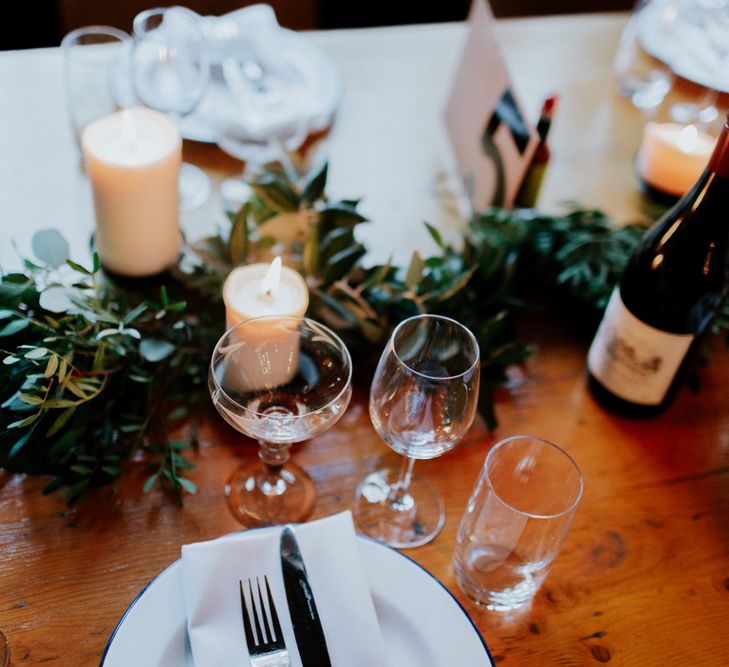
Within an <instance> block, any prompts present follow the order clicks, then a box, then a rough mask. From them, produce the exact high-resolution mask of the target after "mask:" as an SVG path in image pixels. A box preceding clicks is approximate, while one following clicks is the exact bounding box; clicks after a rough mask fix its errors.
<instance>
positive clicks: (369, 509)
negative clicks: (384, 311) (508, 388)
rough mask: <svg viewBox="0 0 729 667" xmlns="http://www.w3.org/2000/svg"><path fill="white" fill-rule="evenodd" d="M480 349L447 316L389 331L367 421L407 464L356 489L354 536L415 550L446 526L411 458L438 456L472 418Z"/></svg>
mask: <svg viewBox="0 0 729 667" xmlns="http://www.w3.org/2000/svg"><path fill="white" fill-rule="evenodd" d="M479 365H480V362H479V349H478V343H477V342H476V338H475V337H474V335H473V334H472V333H471V332H470V331H469V330H468V329H467V328H466V327H464V326H463V325H462V324H459V323H458V322H456V321H455V320H452V319H450V318H448V317H442V316H438V315H418V316H415V317H411V318H409V319H407V320H404V321H403V322H401V323H400V324H399V325H398V326H397V327H396V328H395V330H394V331H393V333H392V336H391V337H390V340H389V342H388V343H387V347H386V348H385V350H384V352H383V353H382V356H381V357H380V362H379V364H378V366H377V370H376V371H375V376H374V379H373V381H372V386H371V389H370V404H369V405H370V418H371V419H372V423H373V425H374V427H375V430H376V431H377V432H378V434H379V435H380V437H381V438H382V439H383V440H384V441H385V443H386V444H387V445H388V446H389V447H390V448H391V449H393V450H394V451H396V452H397V453H398V454H402V455H403V456H405V457H406V458H405V459H404V460H403V463H402V466H401V468H400V471H399V472H398V471H397V470H389V469H386V470H379V471H377V472H374V473H372V474H370V475H369V476H367V477H366V478H365V479H364V480H363V481H362V482H361V483H360V485H359V486H358V487H357V492H356V497H355V506H354V518H355V522H356V524H357V529H358V530H359V532H361V533H364V534H366V535H369V536H370V537H374V538H376V539H378V540H380V541H382V542H385V543H387V544H389V545H391V546H395V547H416V546H420V545H421V544H425V543H427V542H429V541H430V540H432V539H433V538H434V537H435V536H436V535H437V534H438V533H439V532H440V529H441V528H442V527H443V522H444V521H445V508H444V505H443V499H442V498H441V496H440V494H439V493H438V492H437V491H436V490H435V489H434V488H433V487H432V486H431V484H430V483H429V482H428V481H427V480H425V479H422V478H419V477H417V476H413V465H414V463H415V460H416V459H431V458H434V457H436V456H439V455H441V454H443V453H444V452H446V451H448V450H449V449H451V448H452V447H454V446H455V445H456V443H457V442H458V441H459V440H460V439H461V438H462V437H463V435H464V434H465V433H466V431H468V429H469V428H470V426H471V424H472V422H473V418H474V415H475V413H476V404H477V401H478V387H479Z"/></svg>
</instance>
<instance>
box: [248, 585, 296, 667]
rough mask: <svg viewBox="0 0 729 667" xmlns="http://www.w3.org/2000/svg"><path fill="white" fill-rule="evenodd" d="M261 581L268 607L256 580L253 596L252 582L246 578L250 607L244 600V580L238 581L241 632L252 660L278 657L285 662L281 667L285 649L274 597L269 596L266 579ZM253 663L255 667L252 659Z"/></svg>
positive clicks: (284, 657) (269, 589) (284, 658)
mask: <svg viewBox="0 0 729 667" xmlns="http://www.w3.org/2000/svg"><path fill="white" fill-rule="evenodd" d="M263 580H264V583H265V586H266V598H267V600H268V608H267V607H266V604H265V603H264V600H263V592H262V591H261V582H260V581H259V579H258V577H256V590H257V591H258V596H256V595H255V593H254V590H253V580H252V579H248V597H249V600H250V606H249V603H248V601H247V600H246V594H245V590H244V588H243V581H242V580H239V581H238V584H239V587H240V605H241V611H242V615H243V630H244V632H245V636H246V644H247V645H248V653H250V655H251V658H253V659H254V658H255V657H256V656H267V655H270V654H281V655H280V658H281V659H282V660H285V661H286V662H281V663H280V664H282V665H287V664H288V653H287V652H286V650H285V649H286V644H285V643H284V640H283V634H282V632H281V625H280V623H279V620H278V614H277V613H276V606H275V604H274V602H273V595H271V587H270V586H269V584H268V577H267V576H264V577H263ZM254 629H255V634H254ZM284 654H285V655H284ZM252 662H253V664H254V665H255V664H256V661H255V659H254V660H252Z"/></svg>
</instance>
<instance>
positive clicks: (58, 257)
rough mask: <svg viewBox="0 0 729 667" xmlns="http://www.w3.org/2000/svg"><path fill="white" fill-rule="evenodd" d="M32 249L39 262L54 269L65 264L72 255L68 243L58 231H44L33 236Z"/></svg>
mask: <svg viewBox="0 0 729 667" xmlns="http://www.w3.org/2000/svg"><path fill="white" fill-rule="evenodd" d="M31 247H32V248H33V253H34V254H35V256H36V257H37V258H38V259H39V260H41V261H42V262H44V263H45V264H47V265H48V266H52V267H54V268H58V267H59V266H62V265H63V264H65V263H66V260H67V259H68V258H69V256H70V254H71V249H70V247H69V245H68V241H66V239H65V238H63V235H62V234H61V232H59V231H58V230H57V229H42V230H40V231H38V232H36V233H35V234H33V240H32V242H31Z"/></svg>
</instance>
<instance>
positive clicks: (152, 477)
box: [142, 473, 159, 493]
mask: <svg viewBox="0 0 729 667" xmlns="http://www.w3.org/2000/svg"><path fill="white" fill-rule="evenodd" d="M158 477H159V473H154V475H150V476H149V477H147V479H146V480H145V482H144V486H143V487H142V490H143V491H144V493H149V491H150V489H151V488H152V486H153V485H154V483H155V482H156V481H157V478H158Z"/></svg>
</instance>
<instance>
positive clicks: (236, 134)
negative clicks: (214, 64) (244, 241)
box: [214, 20, 313, 203]
mask: <svg viewBox="0 0 729 667" xmlns="http://www.w3.org/2000/svg"><path fill="white" fill-rule="evenodd" d="M216 30H217V31H218V33H219V34H220V35H221V39H224V40H226V41H232V42H233V43H235V44H236V45H237V47H238V48H237V51H236V55H235V57H233V56H231V55H230V54H228V55H226V57H224V58H223V59H222V61H221V63H220V72H221V75H222V78H223V81H224V82H225V92H226V95H227V103H226V104H224V103H222V102H221V104H219V105H218V106H217V108H216V110H215V113H214V125H215V128H216V133H217V144H218V146H219V147H220V148H221V149H222V150H223V151H224V152H226V153H227V154H228V155H231V156H232V157H234V158H236V159H238V160H241V161H242V162H244V163H245V164H244V169H243V173H242V174H241V176H240V177H239V178H228V179H226V180H224V181H223V183H222V184H221V192H222V194H223V197H224V198H225V199H226V200H227V201H229V202H231V203H243V202H245V201H246V200H247V199H248V198H249V197H250V188H249V187H248V185H247V183H250V182H252V181H253V180H255V179H256V178H257V177H258V176H259V175H260V174H261V171H262V170H263V168H264V167H265V165H267V164H270V163H279V164H281V165H282V166H283V167H284V169H285V170H287V171H288V172H289V173H294V171H295V170H294V167H293V161H292V159H291V156H292V155H293V154H294V152H295V151H297V150H298V149H299V148H300V147H301V146H302V144H303V143H304V140H305V139H306V138H307V135H308V132H309V121H310V117H311V114H312V108H313V101H312V100H311V97H310V91H309V90H308V88H307V86H306V81H305V79H304V76H303V74H302V73H301V71H300V70H299V69H297V68H296V67H295V66H294V65H293V64H292V63H290V62H287V61H286V59H285V58H273V57H271V54H268V56H267V57H264V56H265V54H264V56H261V55H260V54H259V53H258V52H257V50H256V49H255V48H254V45H253V44H252V43H251V42H250V41H249V40H246V39H245V38H244V37H245V36H244V35H241V34H240V33H239V31H238V29H237V27H236V26H235V24H234V23H233V22H232V21H221V20H218V23H217V27H216Z"/></svg>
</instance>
